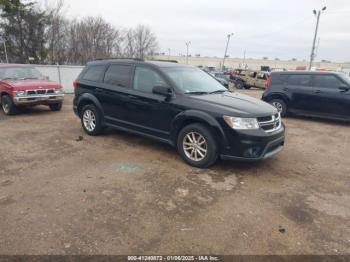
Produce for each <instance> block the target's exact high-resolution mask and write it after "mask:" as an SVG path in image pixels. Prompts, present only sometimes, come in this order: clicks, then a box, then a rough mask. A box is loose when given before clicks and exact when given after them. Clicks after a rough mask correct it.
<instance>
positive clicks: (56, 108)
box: [49, 103, 62, 111]
mask: <svg viewBox="0 0 350 262" xmlns="http://www.w3.org/2000/svg"><path fill="white" fill-rule="evenodd" d="M49 107H50V110H51V111H60V110H61V109H62V103H56V104H50V105H49Z"/></svg>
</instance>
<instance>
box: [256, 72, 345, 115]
mask: <svg viewBox="0 0 350 262" xmlns="http://www.w3.org/2000/svg"><path fill="white" fill-rule="evenodd" d="M349 90H350V79H349V78H348V77H347V76H346V75H344V74H343V73H336V72H317V71H310V72H309V71H296V72H292V71H290V72H272V73H271V75H270V79H269V80H268V84H267V89H266V91H265V92H264V94H263V97H262V99H263V100H264V101H266V102H268V103H271V104H272V105H274V106H275V107H276V108H277V109H278V111H279V112H280V113H281V115H282V116H284V115H285V114H286V113H288V112H290V113H295V114H302V115H309V116H315V117H324V118H332V119H342V120H350V91H349Z"/></svg>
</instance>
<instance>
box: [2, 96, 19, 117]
mask: <svg viewBox="0 0 350 262" xmlns="http://www.w3.org/2000/svg"><path fill="white" fill-rule="evenodd" d="M1 105H2V110H3V111H4V113H5V115H14V114H16V112H17V108H16V105H15V104H14V103H13V101H12V99H11V97H10V96H7V95H5V96H3V97H2V98H1Z"/></svg>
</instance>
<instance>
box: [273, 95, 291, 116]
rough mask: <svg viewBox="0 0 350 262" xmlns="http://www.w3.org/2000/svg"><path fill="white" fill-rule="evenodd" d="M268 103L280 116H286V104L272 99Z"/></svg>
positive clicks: (280, 100)
mask: <svg viewBox="0 0 350 262" xmlns="http://www.w3.org/2000/svg"><path fill="white" fill-rule="evenodd" d="M269 103H270V104H271V105H273V106H274V107H276V109H277V111H278V112H279V113H280V114H281V116H285V115H286V114H287V104H286V103H285V102H284V101H283V100H282V99H272V100H271V101H269Z"/></svg>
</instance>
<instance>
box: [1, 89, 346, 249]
mask: <svg viewBox="0 0 350 262" xmlns="http://www.w3.org/2000/svg"><path fill="white" fill-rule="evenodd" d="M244 93H247V94H249V95H252V96H256V97H260V96H261V91H257V90H247V91H244ZM284 121H285V124H286V126H287V134H286V135H287V137H286V139H287V140H286V147H285V149H284V151H283V152H282V153H280V154H278V155H277V156H275V157H273V158H271V159H268V160H266V161H263V162H259V163H237V162H230V161H220V162H218V163H217V164H216V165H215V166H214V167H212V168H211V169H207V170H200V169H195V168H192V167H190V166H188V165H186V164H185V163H184V162H183V161H182V160H181V159H180V157H179V156H178V155H177V153H176V151H175V150H174V149H173V148H171V147H169V146H167V145H163V144H160V143H157V142H154V141H151V140H148V139H145V138H141V137H137V136H134V135H130V134H126V133H123V132H119V131H113V130H108V131H107V132H106V133H105V134H104V135H103V136H99V137H89V136H86V135H85V134H84V133H83V131H82V128H81V126H80V122H79V119H78V118H76V117H75V115H74V114H73V112H72V96H67V97H66V100H65V104H64V107H63V110H62V111H61V112H50V111H49V110H48V109H47V108H45V107H37V108H33V109H29V110H26V111H24V112H22V113H21V114H19V115H17V116H13V117H5V116H4V115H3V114H2V113H0V141H1V145H0V254H208V253H210V254H350V192H349V188H350V124H346V123H341V122H335V121H325V120H316V119H311V118H301V117H298V118H296V117H293V118H292V117H290V118H286V119H285V120H284ZM80 136H81V137H80ZM79 137H80V138H79Z"/></svg>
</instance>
